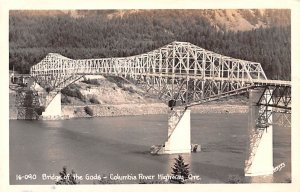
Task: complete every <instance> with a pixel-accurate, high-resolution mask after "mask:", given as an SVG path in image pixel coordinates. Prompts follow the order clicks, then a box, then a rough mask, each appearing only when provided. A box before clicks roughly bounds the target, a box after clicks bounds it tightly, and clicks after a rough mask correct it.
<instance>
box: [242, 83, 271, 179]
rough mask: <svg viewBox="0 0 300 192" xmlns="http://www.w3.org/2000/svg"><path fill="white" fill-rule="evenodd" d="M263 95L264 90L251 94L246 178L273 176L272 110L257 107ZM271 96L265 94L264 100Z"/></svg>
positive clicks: (256, 90) (251, 91) (253, 91)
mask: <svg viewBox="0 0 300 192" xmlns="http://www.w3.org/2000/svg"><path fill="white" fill-rule="evenodd" d="M262 94H263V90H262V89H254V90H250V92H249V116H248V132H249V136H250V138H249V144H248V156H247V157H246V159H247V160H246V161H245V176H251V177H252V176H266V175H272V174H273V127H272V108H271V107H269V106H268V107H266V106H263V105H262V106H258V105H257V102H258V101H259V98H260V97H261V96H262ZM270 94H271V93H269V94H264V95H263V96H262V98H263V100H264V101H267V100H268V99H269V98H270Z"/></svg>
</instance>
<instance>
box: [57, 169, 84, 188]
mask: <svg viewBox="0 0 300 192" xmlns="http://www.w3.org/2000/svg"><path fill="white" fill-rule="evenodd" d="M59 175H60V180H59V181H57V182H56V183H55V184H56V185H76V184H79V183H80V182H79V181H77V180H76V178H75V172H74V171H73V170H72V172H71V173H70V174H68V173H67V168H66V167H65V166H64V167H63V170H62V171H61V172H59Z"/></svg>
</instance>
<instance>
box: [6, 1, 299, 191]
mask: <svg viewBox="0 0 300 192" xmlns="http://www.w3.org/2000/svg"><path fill="white" fill-rule="evenodd" d="M69 2H71V1H69ZM296 4H297V3H296ZM297 5H299V4H297ZM6 11H7V14H8V15H7V19H8V21H7V24H8V26H7V27H8V28H7V35H8V39H7V41H8V46H7V48H6V49H8V50H6V51H7V55H5V56H6V57H7V60H5V61H6V62H7V64H6V65H7V68H6V69H5V70H4V69H3V73H6V76H5V82H6V89H8V93H6V97H7V100H6V101H5V103H6V104H7V106H8V110H7V111H6V114H7V117H8V119H4V120H5V121H7V124H6V125H7V127H3V128H6V129H7V136H6V137H7V139H8V140H7V144H8V146H6V147H5V146H4V148H6V149H7V151H8V154H7V161H8V164H7V173H6V174H7V178H8V179H7V181H8V185H9V186H11V187H17V188H18V187H25V188H26V187H27V186H28V187H30V186H33V187H34V186H41V187H43V186H44V187H45V186H51V190H54V191H55V190H56V191H60V190H59V189H60V187H62V185H76V186H78V185H79V186H88V187H97V186H107V187H110V186H111V187H122V186H124V187H128V186H129V187H130V186H135V187H137V186H144V187H145V188H147V187H149V186H161V187H163V188H164V189H168V187H171V188H172V189H173V190H174V191H176V188H177V187H180V188H181V189H183V188H182V186H189V187H190V188H191V189H193V187H195V189H201V186H211V185H213V186H214V184H226V185H225V186H227V187H230V186H256V185H257V184H260V185H263V186H268V185H269V186H270V187H271V188H270V189H273V190H269V191H275V190H274V186H273V185H276V184H281V189H282V188H284V186H283V185H286V186H287V187H290V189H292V188H291V187H292V186H295V185H294V184H296V182H297V181H298V180H299V178H297V177H296V176H299V175H298V172H297V171H296V170H295V169H296V167H295V164H294V163H295V162H294V160H293V158H295V157H296V153H297V152H296V151H295V150H294V148H298V149H299V146H298V145H297V146H296V147H295V144H296V142H294V140H295V139H296V140H297V139H299V138H298V136H297V137H294V132H293V130H294V128H295V123H293V122H294V119H295V118H294V117H295V116H294V113H295V114H296V113H297V111H296V112H295V108H294V107H295V104H294V101H295V98H294V97H297V95H295V91H294V85H295V84H296V83H295V82H298V80H299V78H298V77H296V78H295V70H294V67H295V62H294V59H292V55H294V54H297V53H294V52H293V49H294V48H295V46H293V45H294V44H293V38H294V37H295V36H294V35H293V34H294V33H293V29H295V27H293V23H295V20H297V18H295V17H294V14H295V10H294V9H293V8H292V7H289V6H287V7H284V6H283V7H278V6H277V7H272V6H271V5H269V6H268V7H260V6H253V8H235V7H234V6H233V7H230V6H229V7H224V8H222V7H221V8H219V7H216V8H214V7H212V8H206V7H205V8H202V7H201V6H199V4H197V6H195V7H193V6H189V7H188V8H185V7H183V8H181V7H177V8H173V7H172V6H169V7H165V6H163V7H159V6H158V7H157V8H152V7H149V8H147V7H134V6H132V7H128V6H127V7H126V8H119V7H118V6H115V7H113V6H111V7H109V8H107V7H105V8H102V7H101V6H97V7H95V8H93V7H92V8H85V7H82V8H80V7H78V8H73V7H72V6H70V7H68V6H66V5H65V6H64V7H63V8H60V7H55V8H52V7H51V8H48V9H47V8H45V7H43V8H39V7H37V8H33V9H22V8H17V9H15V8H14V9H11V8H9V9H8V10H6ZM1 36H2V35H1ZM292 48H293V49H292ZM292 60H293V62H292ZM292 63H293V64H292ZM297 78H298V79H297ZM3 79H4V78H3ZM295 79H296V80H295ZM292 85H293V86H292ZM292 87H293V89H292ZM295 89H296V90H298V91H299V89H298V88H295ZM292 96H293V99H292ZM292 108H293V109H292ZM296 118H297V117H296ZM296 128H297V127H296ZM298 133H299V132H298ZM294 143H295V144H294ZM292 146H294V148H293V147H292ZM297 165H298V164H297ZM295 171H296V172H295ZM140 184H144V185H140ZM179 184H182V185H179ZM204 184H210V185H204ZM248 184H251V185H248ZM79 186H78V187H79ZM298 187H299V186H298ZM171 188H170V189H171ZM18 189H21V188H18ZM48 189H50V188H49V187H48ZM67 189H68V188H67ZM265 189H267V188H265ZM275 189H276V187H275ZM229 190H230V188H229ZM253 190H254V189H253ZM277 190H279V188H278V189H277ZM296 190H297V189H296V188H295V191H296ZM298 190H299V188H298ZM37 191H39V190H37Z"/></svg>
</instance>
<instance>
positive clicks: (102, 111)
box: [62, 103, 248, 118]
mask: <svg viewBox="0 0 300 192" xmlns="http://www.w3.org/2000/svg"><path fill="white" fill-rule="evenodd" d="M87 108H89V110H90V112H88V111H87ZM168 110H169V109H168V107H167V105H165V104H163V103H151V104H120V105H88V106H63V107H62V112H63V115H65V116H68V117H69V118H82V117H108V116H109V117H111V116H127V115H150V114H167V112H168ZM191 112H192V113H196V114H204V113H247V112H248V106H246V105H231V104H206V105H200V106H195V107H192V108H191ZM89 113H92V114H89Z"/></svg>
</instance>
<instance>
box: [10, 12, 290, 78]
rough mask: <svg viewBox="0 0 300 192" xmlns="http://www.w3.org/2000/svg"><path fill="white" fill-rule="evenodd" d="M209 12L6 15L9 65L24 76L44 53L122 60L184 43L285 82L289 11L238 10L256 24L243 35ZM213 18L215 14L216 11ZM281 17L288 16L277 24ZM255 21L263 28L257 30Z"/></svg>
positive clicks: (38, 13) (37, 13) (286, 74)
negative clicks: (255, 64)
mask: <svg viewBox="0 0 300 192" xmlns="http://www.w3.org/2000/svg"><path fill="white" fill-rule="evenodd" d="M201 11H202V12H201ZM206 11H207V10H206ZM212 11H213V10H211V12H208V13H206V15H205V14H203V12H204V10H200V11H199V10H147V11H134V10H127V11H123V12H120V11H116V10H105V11H76V12H69V11H64V12H61V11H48V12H45V11H40V12H36V11H10V20H9V46H10V47H9V49H10V50H9V62H10V63H9V64H10V65H9V66H10V69H12V68H13V67H14V69H15V70H17V71H19V72H20V73H28V72H29V69H30V67H31V66H32V65H34V64H36V63H38V62H39V61H40V60H41V59H42V58H43V57H45V55H46V54H48V53H49V52H56V53H60V54H62V55H64V56H66V57H69V58H73V59H79V58H103V57H123V56H130V55H136V54H140V53H144V52H147V51H151V50H153V49H157V48H159V47H161V46H163V45H165V44H168V43H170V42H172V41H187V42H191V43H193V44H195V45H198V46H200V47H202V48H205V49H208V50H211V51H214V52H216V53H220V54H223V55H227V56H231V57H235V58H239V59H246V60H251V61H255V62H260V63H261V64H262V66H263V68H264V70H265V72H266V74H267V76H268V77H269V78H271V79H286V80H289V79H290V70H291V69H290V65H291V64H290V63H291V62H290V57H291V46H290V44H291V31H290V20H289V12H288V11H282V10H281V11H280V10H279V11H278V12H276V11H274V10H273V12H272V13H273V14H270V13H269V12H270V11H269V12H268V11H264V12H262V13H261V12H259V14H260V15H259V14H258V13H256V12H255V11H252V12H247V11H246V12H238V13H239V14H240V15H241V14H242V13H243V15H245V16H244V17H243V18H244V20H249V21H252V22H253V26H256V27H253V28H252V30H247V31H238V30H236V31H233V30H229V29H228V27H226V26H225V25H224V26H221V25H217V24H214V23H213V22H212V20H211V17H212V16H211V14H212ZM246 13H253V14H254V16H253V14H252V15H249V14H248V15H247V14H246ZM255 13H256V14H258V16H255ZM285 13H287V14H285ZM216 14H217V15H219V16H220V14H219V13H218V10H216ZM235 14H236V13H235ZM262 14H263V15H262ZM280 15H281V16H280ZM283 15H287V17H284V20H283V21H281V23H280V22H279V20H278V19H279V18H283ZM208 16H209V17H208ZM231 17H233V16H232V14H231ZM231 17H230V18H231ZM231 19H232V22H234V21H235V20H234V19H233V18H231ZM282 22H284V23H282ZM259 23H260V24H262V23H263V25H260V27H257V25H258V24H259ZM227 24H228V23H227ZM240 25H242V24H240Z"/></svg>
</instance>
